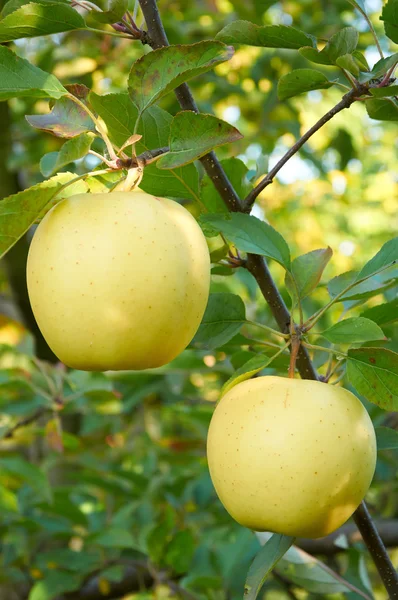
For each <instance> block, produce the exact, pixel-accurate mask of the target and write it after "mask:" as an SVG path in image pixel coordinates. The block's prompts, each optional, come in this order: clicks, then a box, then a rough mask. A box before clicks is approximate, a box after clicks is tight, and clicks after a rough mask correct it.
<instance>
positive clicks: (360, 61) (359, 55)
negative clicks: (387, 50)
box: [352, 50, 370, 71]
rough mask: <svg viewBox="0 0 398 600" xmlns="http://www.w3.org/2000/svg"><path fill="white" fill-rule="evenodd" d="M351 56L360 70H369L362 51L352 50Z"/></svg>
mask: <svg viewBox="0 0 398 600" xmlns="http://www.w3.org/2000/svg"><path fill="white" fill-rule="evenodd" d="M352 56H353V57H354V58H355V60H356V61H357V63H358V66H359V68H360V70H361V71H370V67H369V65H368V61H367V60H366V58H365V56H364V55H363V54H362V52H360V51H359V50H354V52H353V53H352Z"/></svg>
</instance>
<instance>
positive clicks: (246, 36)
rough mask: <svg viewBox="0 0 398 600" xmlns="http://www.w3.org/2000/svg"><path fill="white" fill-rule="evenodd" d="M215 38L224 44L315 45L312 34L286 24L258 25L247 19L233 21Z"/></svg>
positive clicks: (264, 46) (280, 46)
mask: <svg viewBox="0 0 398 600" xmlns="http://www.w3.org/2000/svg"><path fill="white" fill-rule="evenodd" d="M216 40H220V41H221V42H224V43H225V44H245V45H246V46H262V47H263V48H287V49H292V50H294V49H298V48H301V47H302V46H308V45H311V46H315V45H316V39H315V38H314V36H312V35H309V34H307V33H304V32H303V31H300V30H299V29H296V28H295V27H289V26H287V25H263V26H261V27H259V26H258V25H255V24H254V23H250V22H249V21H234V22H233V23H230V24H229V25H226V27H224V29H222V30H221V31H220V32H219V33H217V35H216Z"/></svg>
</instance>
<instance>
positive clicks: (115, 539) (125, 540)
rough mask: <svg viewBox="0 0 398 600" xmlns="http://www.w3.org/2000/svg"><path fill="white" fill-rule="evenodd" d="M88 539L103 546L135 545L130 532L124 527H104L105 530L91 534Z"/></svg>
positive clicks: (128, 546) (124, 546) (122, 546)
mask: <svg viewBox="0 0 398 600" xmlns="http://www.w3.org/2000/svg"><path fill="white" fill-rule="evenodd" d="M90 541H91V542H92V543H93V544H97V545H98V546H102V547H103V548H130V549H133V548H134V547H135V546H136V545H137V544H136V543H135V541H134V538H133V536H132V535H131V533H129V532H128V531H127V530H126V529H118V528H116V527H113V528H109V529H105V531H102V532H101V533H99V534H98V535H95V536H93V537H92V538H91V539H90Z"/></svg>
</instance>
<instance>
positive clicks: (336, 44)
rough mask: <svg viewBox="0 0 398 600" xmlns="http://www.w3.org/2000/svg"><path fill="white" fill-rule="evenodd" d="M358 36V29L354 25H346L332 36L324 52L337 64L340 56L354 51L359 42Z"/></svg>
mask: <svg viewBox="0 0 398 600" xmlns="http://www.w3.org/2000/svg"><path fill="white" fill-rule="evenodd" d="M358 38H359V34H358V31H357V30H356V29H355V28H354V27H344V29H341V30H340V31H338V32H337V33H335V34H334V35H333V36H332V37H331V38H330V40H329V41H328V43H327V44H326V46H325V47H324V48H323V50H322V52H324V53H325V54H326V55H327V56H328V58H329V59H330V60H331V61H332V63H333V64H336V61H337V59H338V58H339V57H341V56H344V55H347V54H351V53H352V52H354V50H355V49H356V47H357V44H358Z"/></svg>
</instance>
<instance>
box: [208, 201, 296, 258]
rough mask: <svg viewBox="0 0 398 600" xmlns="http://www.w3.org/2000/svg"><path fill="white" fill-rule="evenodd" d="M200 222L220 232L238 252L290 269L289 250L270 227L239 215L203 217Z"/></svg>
mask: <svg viewBox="0 0 398 600" xmlns="http://www.w3.org/2000/svg"><path fill="white" fill-rule="evenodd" d="M201 221H202V222H203V223H206V224H210V225H211V227H213V228H214V229H216V230H217V231H220V232H221V233H222V234H223V235H225V237H226V238H228V239H229V240H230V241H231V242H232V243H233V244H234V245H235V246H236V247H237V248H238V249H239V250H243V251H244V252H250V253H252V254H260V255H261V256H267V257H268V258H273V259H274V260H276V261H277V262H278V263H279V264H281V265H282V266H283V267H285V269H290V250H289V246H288V245H287V243H286V242H285V240H284V238H283V237H282V236H281V234H280V233H278V232H277V231H276V230H275V229H274V228H273V227H271V225H268V223H265V221H261V220H260V219H257V217H253V216H252V215H245V214H241V213H232V214H231V215H228V216H225V217H224V216H223V215H217V214H216V215H203V216H202V217H201Z"/></svg>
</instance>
